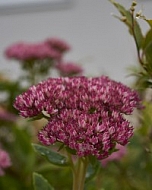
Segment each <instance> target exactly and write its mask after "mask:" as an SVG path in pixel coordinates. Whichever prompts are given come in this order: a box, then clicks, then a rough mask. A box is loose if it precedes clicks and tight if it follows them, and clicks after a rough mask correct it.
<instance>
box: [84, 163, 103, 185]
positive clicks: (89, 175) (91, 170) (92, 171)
mask: <svg viewBox="0 0 152 190" xmlns="http://www.w3.org/2000/svg"><path fill="white" fill-rule="evenodd" d="M100 166H101V163H100V162H99V161H98V162H96V164H94V165H92V164H89V166H88V169H87V172H86V180H85V181H86V182H88V181H90V180H91V179H93V178H94V177H95V175H96V174H97V172H98V169H99V167H100Z"/></svg>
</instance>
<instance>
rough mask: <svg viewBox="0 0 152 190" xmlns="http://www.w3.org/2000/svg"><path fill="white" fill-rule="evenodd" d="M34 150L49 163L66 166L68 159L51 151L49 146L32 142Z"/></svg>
mask: <svg viewBox="0 0 152 190" xmlns="http://www.w3.org/2000/svg"><path fill="white" fill-rule="evenodd" d="M33 147H34V150H35V151H36V152H38V153H39V154H41V155H42V156H44V157H45V158H46V159H47V160H48V161H49V162H50V163H52V164H54V165H57V166H68V161H67V159H66V157H65V156H63V155H61V154H59V153H57V152H53V151H52V150H50V148H47V147H45V146H42V145H38V144H33Z"/></svg>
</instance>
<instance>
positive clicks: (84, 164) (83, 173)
mask: <svg viewBox="0 0 152 190" xmlns="http://www.w3.org/2000/svg"><path fill="white" fill-rule="evenodd" d="M80 159H81V158H80ZM87 166H88V160H87V158H84V159H83V158H82V160H81V170H80V172H81V173H80V174H81V175H80V176H81V178H80V180H79V181H80V182H79V184H80V186H79V190H83V189H84V184H85V176H86V171H87Z"/></svg>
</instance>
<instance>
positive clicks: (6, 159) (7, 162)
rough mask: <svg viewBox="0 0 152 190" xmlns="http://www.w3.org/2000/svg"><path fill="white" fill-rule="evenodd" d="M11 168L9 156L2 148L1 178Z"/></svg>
mask: <svg viewBox="0 0 152 190" xmlns="http://www.w3.org/2000/svg"><path fill="white" fill-rule="evenodd" d="M9 166H11V160H10V157H9V154H8V153H7V152H6V151H4V150H2V149H1V148H0V176H3V175H4V174H5V172H4V169H6V168H8V167H9Z"/></svg>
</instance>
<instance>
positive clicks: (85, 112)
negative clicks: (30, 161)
mask: <svg viewBox="0 0 152 190" xmlns="http://www.w3.org/2000/svg"><path fill="white" fill-rule="evenodd" d="M139 104H140V100H139V97H138V95H137V93H136V92H135V91H134V90H131V89H130V88H129V87H127V86H125V85H123V84H122V83H119V82H116V81H113V80H111V79H109V78H108V77H106V76H101V77H96V78H87V77H62V78H49V79H48V80H46V81H43V82H41V83H39V84H38V85H36V86H32V87H30V88H29V89H28V90H27V91H26V92H24V93H23V94H21V95H19V96H18V97H16V101H15V103H14V106H15V108H16V109H17V110H19V111H20V114H21V115H22V116H23V117H34V116H38V115H42V114H43V115H44V116H47V117H48V124H47V125H46V126H45V127H44V128H43V129H42V130H41V131H40V132H39V134H38V138H39V140H40V141H41V142H42V143H43V144H44V145H50V144H53V143H55V142H61V143H63V144H65V145H66V146H68V147H69V148H71V149H73V150H75V151H76V154H77V155H78V156H88V155H94V156H96V157H97V158H98V159H104V158H106V157H108V156H109V154H110V150H112V149H113V148H115V143H119V144H121V145H126V144H127V143H128V141H129V139H130V137H131V136H132V135H133V127H132V126H130V122H129V121H127V120H126V119H125V117H123V116H124V115H125V114H127V115H129V114H131V113H132V112H133V110H134V108H135V107H138V106H139ZM45 114H47V115H45Z"/></svg>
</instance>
